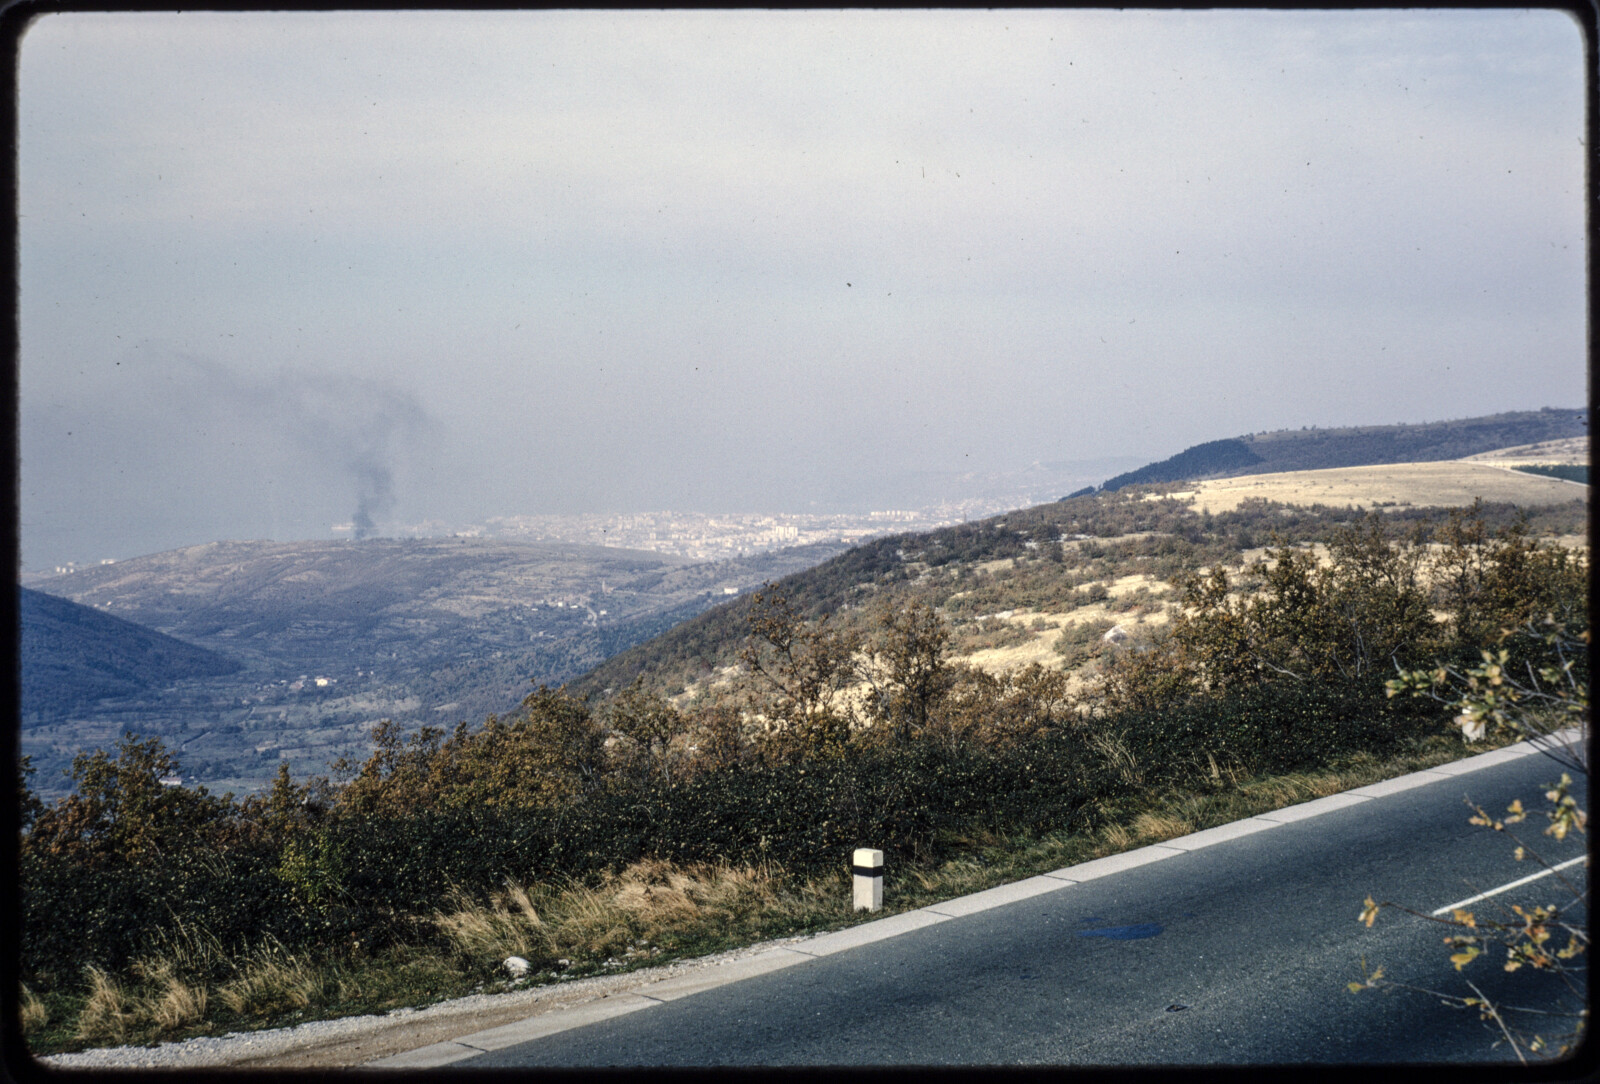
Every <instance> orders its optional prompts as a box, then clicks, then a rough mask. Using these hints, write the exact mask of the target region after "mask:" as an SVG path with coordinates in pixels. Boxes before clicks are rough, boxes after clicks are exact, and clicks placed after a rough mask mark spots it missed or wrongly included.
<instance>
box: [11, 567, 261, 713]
mask: <svg viewBox="0 0 1600 1084" xmlns="http://www.w3.org/2000/svg"><path fill="white" fill-rule="evenodd" d="M17 593H18V610H19V613H20V616H21V625H22V629H21V637H20V642H21V676H22V713H23V716H24V717H25V718H26V717H28V716H33V715H40V714H50V713H58V712H63V711H71V710H74V709H80V708H83V707H87V706H88V705H90V704H93V703H94V702H95V701H97V700H101V699H104V698H106V697H125V696H136V695H139V694H141V693H148V692H151V691H154V690H157V689H160V688H163V687H165V686H168V685H171V684H172V683H174V682H177V681H182V680H185V679H188V678H207V677H219V676H221V675H224V674H232V673H235V672H237V671H238V670H239V669H240V665H239V663H238V662H236V661H235V660H233V659H230V658H227V657H226V656H223V655H220V654H218V653H217V652H215V651H207V650H206V649H205V648H203V647H196V646H195V645H193V644H187V643H184V642H183V641H182V640H179V639H176V638H174V637H171V636H167V635H165V634H164V633H160V632H156V631H155V630H154V629H148V628H145V627H144V626H143V625H136V624H134V623H133V622H131V621H124V620H122V619H121V618H120V617H112V616H110V615H109V614H103V613H100V612H99V611H98V610H94V609H91V608H90V607H88V606H80V605H78V604H77V603H76V602H69V601H67V600H66V599H64V598H56V597H55V596H54V595H46V594H42V593H40V592H38V591H30V590H28V589H27V588H26V587H19V588H17Z"/></svg>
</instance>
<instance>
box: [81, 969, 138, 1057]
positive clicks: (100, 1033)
mask: <svg viewBox="0 0 1600 1084" xmlns="http://www.w3.org/2000/svg"><path fill="white" fill-rule="evenodd" d="M86 971H87V973H88V976H89V996H88V999H87V1000H86V1001H85V1002H84V1004H83V1008H82V1009H81V1010H80V1011H79V1012H78V1038H80V1039H86V1040H88V1041H90V1042H110V1043H120V1042H122V1041H123V1040H124V1039H126V1038H127V1036H128V1033H129V1031H130V1030H131V1029H133V1028H135V1027H137V1026H138V1024H139V1017H138V1014H137V1013H136V1012H135V1011H134V1006H133V1001H132V999H131V998H130V997H129V996H128V992H127V991H126V990H125V989H124V988H123V986H122V984H121V983H119V982H118V981H117V980H116V979H114V978H112V977H111V976H110V975H108V974H106V973H105V972H104V971H101V970H100V969H99V968H98V967H93V966H91V967H89V968H87V969H86Z"/></svg>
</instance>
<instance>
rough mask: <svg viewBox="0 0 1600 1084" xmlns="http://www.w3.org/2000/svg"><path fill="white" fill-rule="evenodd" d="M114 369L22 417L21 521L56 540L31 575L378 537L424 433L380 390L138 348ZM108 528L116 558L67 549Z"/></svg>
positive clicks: (328, 376) (417, 410) (380, 385)
mask: <svg viewBox="0 0 1600 1084" xmlns="http://www.w3.org/2000/svg"><path fill="white" fill-rule="evenodd" d="M120 368H121V373H120V374H119V376H118V377H117V379H116V380H114V381H113V382H111V384H110V386H109V387H106V388H103V389H101V390H99V391H98V392H97V393H94V394H90V395H86V396H84V397H83V398H82V399H80V400H79V401H78V402H76V403H74V404H73V405H72V407H70V408H67V407H61V406H56V407H54V408H53V409H52V405H51V404H48V403H43V404H40V403H25V404H24V407H23V425H22V430H23V433H22V435H23V441H22V446H23V457H24V463H25V473H26V475H27V478H26V480H25V485H24V491H23V501H22V505H23V522H24V524H25V525H28V526H29V527H30V528H31V529H32V532H33V536H34V537H36V538H37V537H43V538H47V539H48V538H51V537H52V536H54V538H55V543H54V545H51V546H50V551H51V552H41V553H37V554H35V553H33V552H27V553H25V554H24V558H25V560H26V561H28V562H29V563H31V564H36V565H37V564H42V563H45V562H50V561H60V560H79V561H83V560H94V559H97V558H99V557H106V556H124V557H125V556H132V555H134V554H135V553H138V552H149V551H150V550H152V549H165V548H171V547H174V546H179V545H189V544H195V543H200V542H207V541H213V540H215V539H217V538H226V537H239V536H240V535H241V534H246V535H250V536H256V537H261V536H267V537H277V538H279V539H286V538H295V537H301V538H303V537H326V535H327V533H328V531H329V530H330V528H331V526H332V524H333V522H334V520H335V519H338V518H344V519H348V520H350V521H351V522H352V523H353V524H354V536H355V537H356V538H368V537H371V536H373V535H375V534H379V533H381V532H382V531H383V530H384V529H385V528H386V527H388V526H390V525H391V524H392V519H391V517H392V515H393V513H394V511H395V508H396V505H397V492H398V488H399V485H400V483H399V480H398V479H399V478H400V477H401V475H400V474H399V472H398V468H399V467H400V466H401V461H402V460H404V459H406V457H407V456H408V455H409V453H410V452H411V451H412V450H415V449H418V448H420V446H421V445H423V444H424V443H425V442H426V441H427V440H428V438H429V436H430V434H431V432H432V430H433V428H434V425H433V422H432V420H431V418H430V417H429V414H428V412H427V411H426V410H425V409H424V408H423V407H422V405H421V403H420V402H419V401H418V400H417V398H416V397H415V396H414V395H412V394H411V393H410V392H408V391H406V390H404V389H402V388H400V387H398V386H396V385H394V384H391V383H388V382H385V381H381V380H374V379H370V378H365V377H358V376H351V375H346V374H339V373H313V372H308V371H305V370H300V369H291V368H276V369H268V370H262V371H255V372H245V371H240V370H238V369H236V368H233V367H230V366H228V365H224V364H222V363H221V362H218V361H215V360H212V359H209V358H203V357H198V356H196V355H193V354H188V353H179V352H162V351H155V350H151V349H148V348H146V349H142V350H139V351H137V352H136V354H135V355H134V356H132V357H130V358H129V359H128V360H127V362H126V363H125V364H124V365H122V366H121V367H120ZM341 504H342V505H343V508H342V509H339V506H340V505H341ZM118 524H125V525H126V535H127V541H126V543H125V545H124V547H123V548H122V549H121V551H120V552H117V553H108V554H101V553H99V552H98V551H95V552H94V553H89V552H80V551H79V549H78V544H76V543H75V541H74V536H77V535H85V534H93V535H95V536H96V537H100V538H104V537H105V536H106V535H107V534H110V533H115V530H114V526H113V525H118ZM108 528H111V529H110V530H108ZM151 528H154V530H152V529H151ZM36 548H42V547H36ZM101 548H104V545H103V543H101Z"/></svg>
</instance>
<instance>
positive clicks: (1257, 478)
mask: <svg viewBox="0 0 1600 1084" xmlns="http://www.w3.org/2000/svg"><path fill="white" fill-rule="evenodd" d="M1588 495H1589V487H1588V486H1583V485H1578V484H1577V483H1575V482H1564V481H1562V480H1561V479H1559V478H1542V477H1539V476H1538V475H1533V474H1523V473H1521V472H1520V471H1513V470H1507V469H1504V468H1502V467H1499V466H1491V465H1489V464H1487V463H1484V462H1472V461H1468V460H1464V459H1453V460H1446V461H1444V462H1440V463H1393V464H1386V465H1382V466H1376V467H1341V468H1338V469H1335V470H1298V471H1285V472H1284V473H1282V474H1246V475H1241V476H1240V477H1238V478H1213V479H1209V480H1207V481H1203V482H1199V483H1196V485H1195V487H1194V488H1193V489H1188V490H1184V491H1182V492H1179V493H1174V494H1173V496H1174V497H1176V498H1178V499H1179V500H1184V499H1186V498H1189V497H1193V498H1194V501H1195V508H1196V509H1198V510H1204V511H1210V512H1230V511H1232V510H1233V509H1235V508H1237V507H1239V505H1240V504H1241V503H1243V502H1244V501H1247V500H1249V499H1251V498H1253V497H1259V498H1262V499H1264V500H1269V501H1282V502H1283V503H1285V504H1301V505H1309V504H1327V505H1335V506H1344V505H1352V504H1353V505H1360V506H1362V507H1366V508H1373V507H1384V506H1396V507H1434V508H1454V507H1458V506H1461V505H1470V504H1471V503H1472V501H1473V499H1474V498H1476V497H1482V498H1483V499H1484V500H1486V501H1509V502H1511V503H1513V504H1519V505H1526V506H1536V505H1543V504H1562V503H1565V502H1566V501H1570V500H1572V499H1573V498H1574V497H1583V498H1585V499H1587V497H1588Z"/></svg>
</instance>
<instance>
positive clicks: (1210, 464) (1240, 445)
mask: <svg viewBox="0 0 1600 1084" xmlns="http://www.w3.org/2000/svg"><path fill="white" fill-rule="evenodd" d="M1262 462H1263V460H1262V458H1261V457H1260V456H1259V455H1256V454H1255V452H1253V451H1251V450H1250V446H1249V445H1248V444H1246V443H1245V442H1244V441H1242V440H1212V441H1207V442H1206V443H1204V444H1196V445H1195V446H1194V447H1192V448H1186V449H1184V450H1183V451H1181V452H1179V453H1178V454H1177V455H1175V456H1172V457H1171V458H1170V459H1163V460H1162V461H1161V462H1159V463H1150V464H1147V465H1146V466H1143V467H1140V468H1139V469H1138V470H1132V471H1128V472H1127V473H1126V474H1119V475H1117V476H1116V477H1115V478H1111V479H1108V480H1107V481H1106V482H1105V484H1103V485H1102V486H1101V487H1100V488H1101V489H1102V490H1104V491H1105V492H1107V493H1112V492H1115V491H1116V490H1119V489H1121V488H1122V487H1123V486H1131V485H1139V484H1141V483H1145V482H1181V481H1184V480H1185V479H1188V478H1212V477H1216V476H1217V475H1221V474H1228V473H1240V474H1242V473H1245V472H1246V471H1247V470H1248V469H1249V468H1251V467H1255V466H1257V465H1259V464H1260V463H1262Z"/></svg>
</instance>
